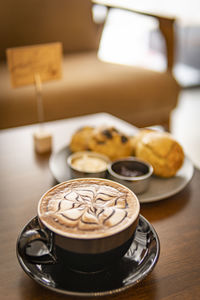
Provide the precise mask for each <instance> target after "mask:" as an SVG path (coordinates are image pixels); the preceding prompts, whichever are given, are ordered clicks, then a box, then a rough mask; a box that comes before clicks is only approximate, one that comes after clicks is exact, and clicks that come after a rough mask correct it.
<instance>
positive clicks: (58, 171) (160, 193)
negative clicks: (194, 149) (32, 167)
mask: <svg viewBox="0 0 200 300" xmlns="http://www.w3.org/2000/svg"><path fill="white" fill-rule="evenodd" d="M70 154H71V152H70V150H69V148H68V146H66V147H63V148H62V149H60V150H59V151H58V152H56V153H54V154H52V156H51V157H50V161H49V166H50V170H51V172H52V175H53V176H54V178H55V179H56V181H57V182H59V183H60V182H62V181H66V180H68V179H70V178H71V177H70V176H71V175H70V170H69V167H68V165H67V157H68V156H69V155H70ZM193 172H194V167H193V164H192V162H191V161H190V160H189V159H188V158H187V157H186V158H185V161H184V164H183V166H182V168H181V169H180V170H179V171H178V172H177V174H176V176H174V177H172V178H168V179H165V178H159V177H155V176H152V178H151V182H150V185H149V188H148V190H147V191H146V192H144V193H143V194H141V195H138V199H139V201H140V202H141V203H145V202H153V201H158V200H162V199H165V198H168V197H170V196H173V195H175V194H177V193H178V192H180V191H181V190H182V189H183V188H184V187H185V186H186V185H187V184H188V183H189V182H190V180H191V179H192V176H193Z"/></svg>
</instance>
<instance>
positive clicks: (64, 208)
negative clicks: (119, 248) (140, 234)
mask: <svg viewBox="0 0 200 300" xmlns="http://www.w3.org/2000/svg"><path fill="white" fill-rule="evenodd" d="M128 198H130V195H129V197H128V193H127V190H126V189H119V188H116V187H115V184H113V186H110V185H106V184H96V183H95V182H93V183H91V182H87V181H86V182H84V181H83V182H82V183H81V182H79V184H77V183H76V184H71V185H66V186H65V187H64V188H62V189H58V190H57V191H56V190H55V191H54V190H53V191H52V192H50V193H49V194H47V195H46V196H45V197H44V199H43V200H44V201H43V202H42V203H41V211H43V214H42V215H41V218H42V219H43V220H45V221H47V222H50V223H52V222H53V223H54V226H56V225H55V224H57V225H58V228H59V229H60V230H63V231H64V232H66V231H69V232H75V233H77V234H78V233H81V232H82V233H86V234H87V233H89V232H99V231H100V232H104V231H107V230H108V229H112V228H115V227H118V226H120V224H121V223H123V221H125V219H126V218H127V219H128V218H129V214H130V210H131V211H132V207H130V205H129V204H130V203H129V201H127V199H128Z"/></svg>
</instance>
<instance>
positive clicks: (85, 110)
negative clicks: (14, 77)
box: [0, 0, 180, 129]
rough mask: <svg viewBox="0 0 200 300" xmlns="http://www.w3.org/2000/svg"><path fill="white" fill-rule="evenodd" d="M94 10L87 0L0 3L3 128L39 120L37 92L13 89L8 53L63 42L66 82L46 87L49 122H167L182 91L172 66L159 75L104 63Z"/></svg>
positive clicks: (0, 119) (0, 118) (30, 88)
mask: <svg viewBox="0 0 200 300" xmlns="http://www.w3.org/2000/svg"><path fill="white" fill-rule="evenodd" d="M91 9H92V3H91V1H89V0H59V1H56V0H43V1H41V0H29V2H28V3H27V1H25V0H19V1H15V0H8V1H4V2H3V3H2V4H1V10H0V20H1V22H2V24H1V26H0V38H1V44H0V59H1V62H0V128H1V129H3V128H9V127H15V126H21V125H26V124H33V123H36V122H37V121H38V119H37V106H36V97H35V88H34V86H26V87H20V88H16V89H13V88H12V87H11V84H10V77H9V72H8V68H7V65H6V56H5V49H6V48H9V47H17V46H23V45H34V44H40V43H49V42H55V41H60V42H62V44H63V52H64V53H63V78H62V79H61V80H58V81H54V82H53V81H51V82H47V83H44V84H43V100H44V114H45V121H50V120H56V119H63V118H69V117H74V116H79V115H83V114H89V113H96V112H108V113H111V114H114V115H116V116H118V117H120V118H122V119H124V120H126V121H129V122H131V123H133V124H135V125H137V126H146V125H152V124H159V123H160V124H167V123H168V120H169V114H170V112H171V110H172V109H173V108H174V107H175V106H176V104H177V99H178V95H179V90H180V88H179V86H178V84H177V82H176V81H175V79H174V78H173V76H172V75H171V72H170V71H171V70H170V68H171V66H170V64H169V68H168V71H166V72H163V73H161V72H155V71H151V70H146V69H142V68H136V67H132V66H122V65H117V64H110V63H106V62H102V61H100V60H99V59H98V58H97V49H98V45H99V40H100V33H101V29H102V28H101V24H95V23H94V21H93V19H92V10H91ZM147 17H148V16H147ZM172 23H173V22H172ZM168 46H169V44H168ZM167 49H168V48H167ZM168 50H169V49H168ZM168 53H169V51H168ZM168 58H169V59H170V57H168Z"/></svg>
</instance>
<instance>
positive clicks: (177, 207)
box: [0, 118, 200, 300]
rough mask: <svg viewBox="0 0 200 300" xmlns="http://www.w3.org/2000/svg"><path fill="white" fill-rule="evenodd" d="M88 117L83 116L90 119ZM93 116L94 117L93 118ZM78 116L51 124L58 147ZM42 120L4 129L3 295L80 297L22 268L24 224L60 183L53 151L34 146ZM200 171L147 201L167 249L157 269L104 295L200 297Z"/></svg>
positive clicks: (18, 298) (28, 299)
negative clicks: (177, 188) (174, 190)
mask: <svg viewBox="0 0 200 300" xmlns="http://www.w3.org/2000/svg"><path fill="white" fill-rule="evenodd" d="M85 120H86V119H82V122H85ZM87 120H88V121H89V119H87ZM76 121H77V118H76V119H73V120H69V121H57V122H51V123H49V124H48V129H51V130H52V133H53V136H54V151H57V149H59V148H60V147H61V146H62V145H64V144H66V143H68V141H69V138H70V134H69V132H70V130H69V129H71V130H73V129H74V128H75V125H76ZM35 129H36V126H35V125H34V126H26V127H21V128H15V129H8V130H2V131H1V133H0V160H1V168H0V175H1V177H0V178H1V182H0V195H1V200H0V228H1V229H0V241H1V242H0V247H1V252H0V253H1V256H0V275H1V277H0V278H1V284H0V299H2V300H5V299H9V300H45V299H51V300H58V299H59V300H61V299H76V298H75V297H70V296H64V295H60V294H56V293H54V292H52V291H50V290H48V289H46V288H43V287H41V286H39V285H38V284H37V283H35V282H34V281H33V280H31V279H30V278H29V277H28V276H27V275H26V274H25V273H24V271H23V270H22V269H21V267H20V265H19V263H18V261H17V258H16V253H15V247H16V239H17V236H18V234H19V233H20V231H21V229H22V227H23V226H24V225H25V224H26V223H27V222H28V221H29V220H30V219H31V218H32V217H34V216H35V215H36V207H37V202H38V200H39V198H40V196H41V195H42V194H43V193H44V192H45V191H46V190H47V189H49V188H50V187H51V186H52V185H54V184H55V180H54V178H53V176H52V174H51V173H50V171H49V165H48V163H49V154H47V155H37V154H36V153H35V152H34V148H33V141H32V133H33V131H34V130H35ZM199 184H200V171H199V170H195V172H194V176H193V178H192V181H191V182H190V183H189V184H188V185H187V187H186V188H185V189H184V190H182V191H181V192H180V193H178V194H177V195H175V196H172V197H170V198H168V199H165V200H162V201H158V202H154V203H150V204H142V205H141V214H142V215H143V216H144V217H146V218H147V219H148V220H149V221H150V222H151V223H152V225H153V226H154V228H155V229H156V231H157V233H158V235H159V238H160V242H161V254H160V258H159V261H158V263H157V265H156V267H155V269H154V270H153V272H152V273H151V274H149V275H148V276H147V277H146V278H145V279H144V280H143V281H142V282H140V283H139V284H138V285H137V286H134V287H132V288H130V289H128V290H126V291H124V292H122V293H120V294H116V295H114V296H106V297H102V298H101V299H102V300H104V299H123V300H126V299H127V300H130V299H137V300H140V299H143V300H144V299H148V300H150V299H154V300H161V299H165V300H169V299H173V300H174V299H176V300H179V299H180V300H184V299H185V300H190V299H191V300H197V299H200V250H199V249H200V189H199Z"/></svg>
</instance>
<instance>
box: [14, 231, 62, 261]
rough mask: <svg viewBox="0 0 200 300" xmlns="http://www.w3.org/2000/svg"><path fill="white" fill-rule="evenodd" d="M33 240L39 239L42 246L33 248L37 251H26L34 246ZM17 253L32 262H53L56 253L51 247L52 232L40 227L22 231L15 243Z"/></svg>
mask: <svg viewBox="0 0 200 300" xmlns="http://www.w3.org/2000/svg"><path fill="white" fill-rule="evenodd" d="M35 241H40V242H41V243H42V246H41V247H40V249H39V250H38V249H37V250H35V252H37V253H34V251H33V253H28V252H30V251H28V249H29V250H30V248H31V247H33V246H34V242H35ZM17 246H18V253H19V254H20V256H21V257H23V258H25V259H27V260H28V261H29V262H31V263H33V264H54V263H56V261H57V259H56V255H55V253H54V247H53V234H52V233H47V232H46V231H45V230H43V229H41V228H36V229H31V230H27V231H25V232H23V234H22V235H21V237H20V238H19V240H18V243H17Z"/></svg>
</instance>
